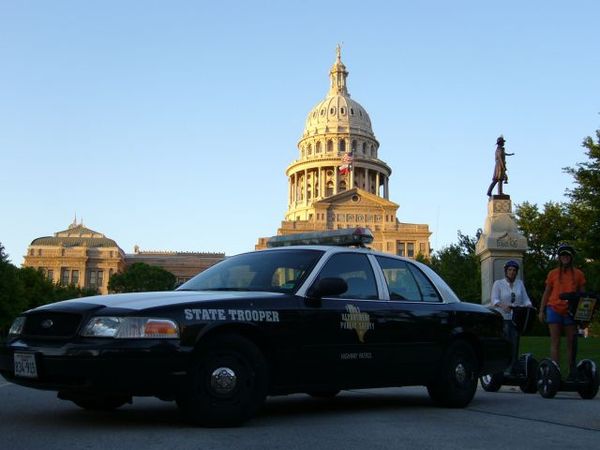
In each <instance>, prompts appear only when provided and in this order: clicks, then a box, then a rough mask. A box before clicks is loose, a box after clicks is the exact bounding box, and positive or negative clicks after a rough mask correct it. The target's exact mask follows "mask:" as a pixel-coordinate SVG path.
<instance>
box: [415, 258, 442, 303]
mask: <svg viewBox="0 0 600 450" xmlns="http://www.w3.org/2000/svg"><path fill="white" fill-rule="evenodd" d="M408 267H409V269H410V272H411V273H412V274H413V275H414V276H415V279H416V280H417V284H418V285H419V289H420V290H421V295H422V296H423V301H425V302H440V301H441V300H442V299H441V298H440V296H439V294H438V291H437V289H436V288H435V287H434V286H433V284H432V283H431V281H429V279H428V278H427V277H426V276H425V275H424V274H423V272H421V271H420V270H419V269H418V268H417V267H416V266H415V265H413V264H408Z"/></svg>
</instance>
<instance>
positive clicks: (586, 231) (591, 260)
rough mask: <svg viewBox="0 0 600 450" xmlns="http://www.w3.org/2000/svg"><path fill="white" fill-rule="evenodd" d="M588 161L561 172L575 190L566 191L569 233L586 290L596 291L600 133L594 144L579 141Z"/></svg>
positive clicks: (598, 284) (599, 242)
mask: <svg viewBox="0 0 600 450" xmlns="http://www.w3.org/2000/svg"><path fill="white" fill-rule="evenodd" d="M582 146H583V147H584V148H586V155H587V157H588V160H587V161H585V162H582V163H579V164H577V165H576V167H566V168H565V169H564V171H565V172H566V173H568V174H570V175H572V176H573V178H574V179H575V180H574V181H575V187H574V188H573V189H567V191H566V194H567V196H568V197H569V199H570V200H571V202H570V204H569V213H570V214H571V217H573V224H572V225H573V229H574V230H575V234H576V236H575V238H576V239H575V240H574V243H575V244H576V248H577V250H578V251H579V252H580V256H581V258H579V260H580V261H583V262H584V266H585V267H584V269H585V270H586V274H587V278H588V288H590V289H594V290H598V289H600V260H599V259H598V255H600V130H596V141H594V139H593V138H592V137H591V136H588V137H586V138H585V139H584V140H583V143H582Z"/></svg>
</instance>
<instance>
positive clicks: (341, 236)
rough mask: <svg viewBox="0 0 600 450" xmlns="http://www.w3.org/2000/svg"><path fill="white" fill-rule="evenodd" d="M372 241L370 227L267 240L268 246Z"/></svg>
mask: <svg viewBox="0 0 600 450" xmlns="http://www.w3.org/2000/svg"><path fill="white" fill-rule="evenodd" d="M371 242H373V233H371V230H369V229H368V228H345V229H343V230H333V231H316V232H312V233H298V234H290V235H287V236H273V237H271V238H269V240H268V241H267V247H270V248H273V247H287V246H291V245H339V246H351V245H356V246H358V247H365V246H366V245H367V244H370V243H371Z"/></svg>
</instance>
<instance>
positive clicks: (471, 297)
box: [429, 231, 481, 303]
mask: <svg viewBox="0 0 600 450" xmlns="http://www.w3.org/2000/svg"><path fill="white" fill-rule="evenodd" d="M476 243H477V237H471V236H468V235H466V234H462V233H461V232H460V231H458V244H451V245H449V246H447V247H444V248H443V249H442V250H439V251H437V252H435V253H434V254H433V255H432V257H431V261H430V263H429V265H430V266H431V268H432V269H433V270H435V271H436V272H437V273H438V274H439V275H440V276H441V277H442V278H443V279H444V280H445V281H446V283H448V284H449V285H450V287H451V288H452V290H454V292H455V293H456V295H458V297H459V298H460V299H462V300H466V301H469V302H472V303H481V266H480V263H479V258H478V257H477V256H476V255H475V244H476Z"/></svg>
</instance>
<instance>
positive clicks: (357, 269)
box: [299, 251, 387, 387]
mask: <svg viewBox="0 0 600 450" xmlns="http://www.w3.org/2000/svg"><path fill="white" fill-rule="evenodd" d="M321 278H342V279H343V280H345V281H346V283H347V284H348V289H347V291H346V292H344V293H342V294H339V295H336V296H330V297H327V298H322V299H320V300H319V301H317V302H313V301H310V300H309V299H307V300H306V301H305V304H304V314H303V323H304V324H305V326H306V330H307V332H306V333H305V335H304V337H303V344H302V346H301V350H300V355H299V357H300V358H302V360H303V362H304V366H305V368H307V370H306V371H305V377H306V380H308V381H310V382H311V383H316V384H327V385H340V384H341V386H340V387H351V386H359V385H364V383H365V378H366V377H368V376H369V375H372V372H373V369H374V365H375V362H374V361H375V358H376V357H377V353H374V352H375V350H376V345H374V344H375V335H376V332H377V328H376V323H375V314H376V313H377V311H379V310H381V309H382V306H381V301H380V300H379V291H378V288H377V281H376V278H375V274H374V271H373V267H372V265H371V262H370V260H369V258H368V256H367V255H366V254H365V253H353V252H350V251H349V252H339V253H335V254H333V255H332V256H331V257H330V258H329V259H328V260H327V262H326V263H325V264H324V266H323V267H322V269H321V270H320V272H319V274H318V276H317V277H316V279H315V280H314V283H317V282H318V281H319V280H320V279H321ZM314 283H313V284H314ZM385 303H387V302H385Z"/></svg>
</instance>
